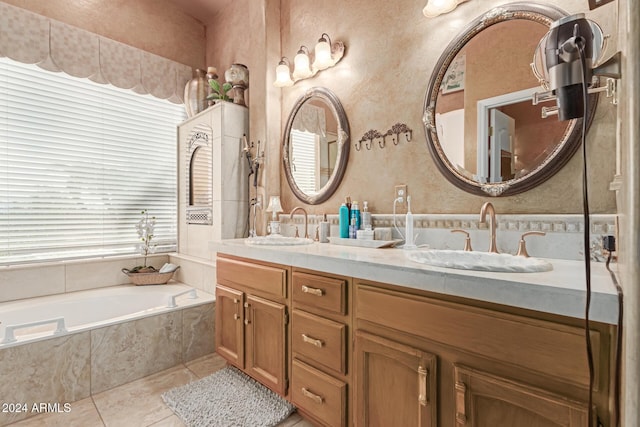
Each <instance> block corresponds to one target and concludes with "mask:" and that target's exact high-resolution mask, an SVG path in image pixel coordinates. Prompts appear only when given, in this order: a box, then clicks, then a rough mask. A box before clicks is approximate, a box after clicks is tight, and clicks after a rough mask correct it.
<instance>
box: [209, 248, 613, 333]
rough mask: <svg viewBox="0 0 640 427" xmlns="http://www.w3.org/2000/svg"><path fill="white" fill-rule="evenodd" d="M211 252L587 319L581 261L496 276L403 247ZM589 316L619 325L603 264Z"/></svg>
mask: <svg viewBox="0 0 640 427" xmlns="http://www.w3.org/2000/svg"><path fill="white" fill-rule="evenodd" d="M209 246H210V249H211V250H212V251H213V252H218V253H223V254H227V255H234V256H239V257H244V258H248V259H254V260H257V261H265V262H272V263H276V264H283V265H290V266H293V267H299V268H306V269H310V270H315V271H320V272H329V273H333V274H339V275H343V276H347V277H354V278H359V279H364V280H371V281H376V282H383V283H388V284H394V285H398V286H403V287H406V288H413V289H419V290H424V291H429V292H435V293H439V294H444V295H450V296H455V297H463V298H471V299H475V300H480V301H485V302H490V303H496V304H502V305H507V306H513V307H518V308H523V309H529V310H536V311H540V312H545V313H552V314H557V315H562V316H569V317H574V318H584V304H585V279H584V277H585V276H584V268H583V262H581V261H569V260H558V259H546V260H547V261H549V262H550V263H551V264H552V265H553V270H552V271H548V272H541V273H494V272H483V271H467V270H455V269H449V268H441V267H431V266H428V265H424V264H418V263H416V262H413V261H411V260H409V259H407V257H406V254H405V251H404V250H402V249H368V248H357V247H347V246H338V245H332V244H328V243H314V244H311V245H305V246H273V247H265V246H262V247H256V246H249V245H246V244H245V243H244V240H243V239H232V240H222V241H214V242H211V243H210V245H209ZM591 273H592V300H591V311H590V318H591V320H593V321H598V322H604V323H609V324H616V323H617V316H618V308H617V307H618V302H617V294H616V290H615V287H614V285H613V284H612V283H611V278H610V275H609V273H608V272H607V271H606V269H605V267H604V264H602V263H592V272H591Z"/></svg>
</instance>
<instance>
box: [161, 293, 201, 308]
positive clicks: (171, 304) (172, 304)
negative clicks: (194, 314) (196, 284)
mask: <svg viewBox="0 0 640 427" xmlns="http://www.w3.org/2000/svg"><path fill="white" fill-rule="evenodd" d="M186 294H189V299H196V298H198V292H197V291H196V290H195V289H189V290H188V291H183V292H179V293H177V294H175V295H171V296H170V297H169V301H167V307H168V308H174V307H177V306H178V305H177V304H176V298H178V297H179V296H182V295H186Z"/></svg>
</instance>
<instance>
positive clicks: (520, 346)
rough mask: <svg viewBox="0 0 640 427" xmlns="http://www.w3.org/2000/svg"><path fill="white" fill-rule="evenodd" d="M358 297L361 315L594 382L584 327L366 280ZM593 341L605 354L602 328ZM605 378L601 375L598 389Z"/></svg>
mask: <svg viewBox="0 0 640 427" xmlns="http://www.w3.org/2000/svg"><path fill="white" fill-rule="evenodd" d="M354 299H355V301H356V308H355V316H356V318H357V319H362V320H366V321H368V322H372V323H375V324H379V325H384V326H388V327H390V328H393V329H396V330H399V331H403V332H405V333H409V334H413V335H416V336H419V337H424V338H427V339H429V340H432V341H436V342H440V343H444V344H447V345H450V346H453V347H456V348H458V349H463V350H467V351H469V352H471V353H473V354H476V355H482V356H485V357H487V358H491V359H494V360H498V361H500V362H504V363H510V364H516V365H518V366H519V367H521V368H525V369H528V370H531V371H535V372H536V373H541V374H546V375H549V376H552V377H555V378H562V379H563V380H566V381H569V382H571V383H573V384H577V385H580V386H587V385H588V384H589V375H588V372H589V371H588V367H587V360H586V357H584V332H583V330H582V329H581V328H576V327H571V326H564V325H559V324H555V323H551V322H547V321H537V320H533V319H527V318H524V317H520V316H516V315H509V314H504V313H499V312H494V311H490V310H487V309H480V308H472V307H468V306H465V305H459V304H455V303H445V302H439V301H437V300H433V299H430V298H427V297H421V296H417V295H411V294H406V293H400V292H396V291H390V290H383V289H378V288H374V287H371V286H367V285H362V284H359V285H358V286H357V287H356V296H355V298H354ZM592 340H593V348H594V352H595V354H600V352H601V349H600V346H601V337H600V333H599V332H598V331H595V330H594V331H593V332H592ZM599 381H600V380H599V379H598V376H596V383H595V386H596V388H598V387H599Z"/></svg>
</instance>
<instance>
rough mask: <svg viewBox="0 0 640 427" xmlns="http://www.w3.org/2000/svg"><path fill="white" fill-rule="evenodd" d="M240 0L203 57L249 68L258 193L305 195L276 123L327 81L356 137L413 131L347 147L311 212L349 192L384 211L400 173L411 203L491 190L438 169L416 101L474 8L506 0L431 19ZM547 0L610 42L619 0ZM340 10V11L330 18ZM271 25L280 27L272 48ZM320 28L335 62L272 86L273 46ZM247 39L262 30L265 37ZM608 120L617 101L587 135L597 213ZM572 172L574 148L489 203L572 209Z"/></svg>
mask: <svg viewBox="0 0 640 427" xmlns="http://www.w3.org/2000/svg"><path fill="white" fill-rule="evenodd" d="M247 1H248V0H243V1H239V2H234V3H232V4H231V5H230V6H229V7H228V9H227V10H225V11H224V13H223V14H221V16H220V18H219V19H218V20H217V21H216V23H214V24H213V25H210V26H208V28H207V61H208V63H209V64H210V65H216V66H218V67H219V68H223V69H224V67H227V66H228V65H229V64H230V63H232V62H243V63H245V64H246V65H248V66H249V69H250V73H251V83H252V87H251V88H250V89H249V93H250V94H251V99H252V100H251V113H250V114H251V139H253V140H257V139H260V138H265V137H267V136H268V139H267V141H268V149H267V154H268V156H267V165H266V168H263V170H266V173H267V175H266V176H265V177H263V179H262V180H261V182H262V184H263V185H264V187H261V191H263V192H264V195H267V196H268V195H272V194H278V193H280V194H281V196H282V201H283V207H284V209H285V211H290V210H291V209H292V208H293V207H294V206H296V205H302V202H300V201H299V200H297V199H296V198H295V196H294V195H293V193H292V192H291V191H290V189H289V186H288V184H287V183H286V180H285V179H284V178H283V177H284V174H283V171H282V167H281V159H280V146H281V141H282V131H283V128H284V124H285V122H286V120H287V117H288V115H289V112H290V111H291V108H292V106H293V105H294V103H295V101H296V100H297V98H298V97H300V96H301V95H302V94H303V93H304V91H305V90H306V89H308V88H310V87H313V86H325V87H327V88H329V89H330V90H332V91H333V92H334V93H336V95H337V96H338V97H339V98H340V99H341V101H342V104H343V106H344V109H345V111H346V113H347V116H348V119H349V124H350V128H351V138H352V141H356V140H358V139H360V138H361V137H362V135H363V134H364V133H365V132H366V131H367V130H368V129H378V130H380V131H381V132H385V131H386V130H387V129H389V128H390V127H391V126H392V125H393V124H394V123H396V122H404V123H407V124H408V125H409V127H410V128H412V129H413V130H414V139H413V141H412V142H410V143H402V144H400V145H398V146H390V145H388V146H387V147H386V148H384V149H379V148H375V149H372V150H370V151H367V150H362V151H359V152H358V151H355V150H354V149H352V150H351V153H350V156H349V162H348V166H347V171H346V174H345V177H344V179H343V182H342V184H341V185H340V187H339V188H338V190H337V192H336V193H335V195H334V196H333V197H331V198H330V199H329V200H328V201H327V202H325V203H323V204H321V205H317V206H307V208H308V210H309V211H310V212H311V213H322V212H326V213H335V212H337V209H338V207H339V205H340V203H341V202H342V201H343V199H344V197H345V196H347V195H349V196H351V198H352V199H353V200H360V201H361V200H365V199H366V200H369V202H370V206H371V208H372V210H373V212H385V213H388V212H391V210H392V200H393V191H394V185H395V184H400V183H403V184H407V185H408V188H409V194H411V195H412V202H413V206H412V207H413V211H414V212H420V213H475V212H478V211H479V209H480V206H481V204H482V203H483V202H484V201H485V200H486V199H487V198H488V197H478V196H474V195H470V194H467V193H465V192H463V191H461V190H459V189H458V188H456V187H455V186H453V185H452V184H450V183H449V182H448V181H447V180H446V179H445V178H444V177H443V176H442V175H441V174H440V172H439V171H438V170H437V168H436V166H435V163H434V162H433V160H432V159H431V157H430V155H429V152H428V150H427V146H426V139H425V135H424V130H423V126H422V121H421V118H422V108H423V103H424V94H425V92H426V89H427V84H428V80H429V77H430V75H431V72H432V71H433V67H434V65H435V63H436V62H437V60H438V58H439V56H440V54H441V53H442V51H443V49H444V47H445V46H446V45H447V44H448V43H449V42H450V41H451V40H452V39H453V38H454V37H455V35H456V34H457V33H458V32H459V31H461V29H462V28H464V26H465V25H467V24H468V23H469V22H470V21H471V20H473V19H474V18H475V17H477V16H479V15H480V14H482V13H483V12H485V11H487V10H488V9H490V8H491V7H494V6H497V5H500V4H504V3H507V2H505V1H499V0H476V1H473V2H468V3H464V4H463V5H461V6H460V7H459V8H458V9H456V11H455V12H454V13H452V14H449V15H445V16H442V17H439V18H435V19H431V20H428V19H425V18H424V17H423V16H422V14H421V10H422V7H423V6H424V0H405V1H403V2H402V5H401V7H389V3H388V2H387V1H383V0H353V1H349V2H344V1H341V0H326V1H323V2H314V3H310V2H299V1H292V0H264V1H263V2H259V3H261V4H260V6H257V5H256V4H255V3H258V2H249V4H247ZM551 3H554V4H557V5H558V7H561V8H563V9H564V10H565V11H566V12H568V13H576V12H585V13H586V14H587V17H589V18H592V19H594V20H596V21H597V22H598V23H600V25H601V26H602V27H603V29H604V31H605V32H606V33H611V34H612V35H613V40H612V42H613V45H614V46H615V44H616V25H617V16H616V14H617V3H616V2H614V3H611V4H609V5H606V6H603V7H601V8H599V9H596V10H595V11H593V12H589V11H588V10H587V9H588V6H587V3H586V2H584V1H581V0H570V1H562V2H561V1H553V2H551ZM267 5H268V7H267ZM278 5H280V10H279V16H277V17H276V18H274V17H273V16H271V18H269V17H270V15H278V9H277V8H278ZM338 15H339V16H340V19H336V16H338ZM248 23H249V26H247V24H248ZM255 24H258V25H255ZM274 25H279V26H278V27H277V28H274V27H273V26H274ZM274 30H275V31H277V32H278V33H279V37H280V41H281V49H280V51H278V50H277V46H278V41H277V40H274V39H275V38H276V37H277V36H276V35H274V32H275V31H274ZM247 32H249V34H248V35H247ZM323 32H327V33H328V34H329V35H330V36H331V37H332V38H333V39H335V40H342V41H344V42H345V44H346V46H347V49H346V54H345V57H344V58H343V60H342V61H341V62H340V63H339V64H338V65H337V66H336V67H335V68H333V69H330V70H327V71H324V72H321V73H320V74H319V75H317V76H316V77H314V78H312V79H309V80H305V81H301V82H298V83H297V84H296V85H295V86H293V87H291V88H284V89H274V88H273V87H272V86H271V82H272V80H273V69H274V68H275V66H276V65H277V63H278V61H279V59H280V56H287V57H289V58H292V57H293V56H294V55H295V53H296V51H297V50H298V48H299V46H300V45H301V44H304V45H307V46H309V47H313V46H314V45H315V42H316V41H317V39H318V37H319V36H320V35H321V33H323ZM250 40H254V41H256V40H261V43H262V45H260V44H258V45H256V44H255V43H252V42H251V41H250ZM274 46H275V48H274ZM265 54H266V58H265ZM260 62H263V63H264V67H263V68H260V67H259V66H257V65H258V64H260ZM211 63H213V64H211ZM262 73H265V75H262ZM256 82H258V83H259V84H261V85H263V87H264V91H260V90H258V88H256ZM278 92H279V94H278ZM280 99H281V104H280V105H279V106H280V114H281V117H280V118H279V120H278V117H277V113H276V112H274V111H273V110H272V109H271V110H270V108H269V106H277V105H278V102H279V100H280ZM267 117H270V118H267ZM615 118H616V110H615V107H612V106H611V105H609V104H608V103H606V102H601V105H600V107H599V109H598V112H597V114H596V118H595V122H594V125H593V127H592V128H591V130H590V133H589V136H588V142H587V144H588V152H589V158H590V160H589V162H590V164H589V166H590V171H591V175H592V179H591V194H592V196H591V200H590V201H591V209H592V212H594V213H611V212H615V195H614V193H613V192H611V191H609V189H608V187H609V182H610V181H611V180H612V179H613V175H614V173H615V133H616V124H615V123H616V119H615ZM262 141H263V142H264V139H262ZM269 154H270V155H269ZM580 175H581V160H580V156H578V155H576V156H574V158H573V159H572V160H571V161H570V162H569V163H568V164H567V165H566V166H565V167H564V168H563V170H561V171H560V172H559V173H558V174H557V175H555V176H554V177H553V178H551V179H550V180H549V181H547V182H545V183H544V184H542V185H540V186H539V187H537V188H536V189H534V190H531V191H529V192H526V193H523V194H520V195H516V196H512V197H506V198H498V199H494V200H492V201H493V203H494V205H495V206H496V209H497V211H498V213H579V212H581V191H580V186H579V182H580V180H579V177H580Z"/></svg>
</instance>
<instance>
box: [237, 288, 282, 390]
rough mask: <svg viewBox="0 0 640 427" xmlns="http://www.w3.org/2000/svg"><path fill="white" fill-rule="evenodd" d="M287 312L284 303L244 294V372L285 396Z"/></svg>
mask: <svg viewBox="0 0 640 427" xmlns="http://www.w3.org/2000/svg"><path fill="white" fill-rule="evenodd" d="M286 310H287V308H286V307H285V306H284V305H283V304H278V303H275V302H272V301H268V300H265V299H262V298H259V297H256V296H254V295H247V301H246V303H245V319H244V324H245V326H246V338H245V341H246V347H245V349H246V369H245V371H246V372H247V373H248V374H249V375H251V376H252V377H253V378H255V379H256V380H258V381H260V382H261V383H262V384H264V385H266V386H267V387H269V388H270V389H272V390H273V391H275V392H277V393H280V394H282V395H285V394H286V392H287V384H286V368H285V361H286V354H285V343H286V339H285V338H286V330H285V328H286Z"/></svg>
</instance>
